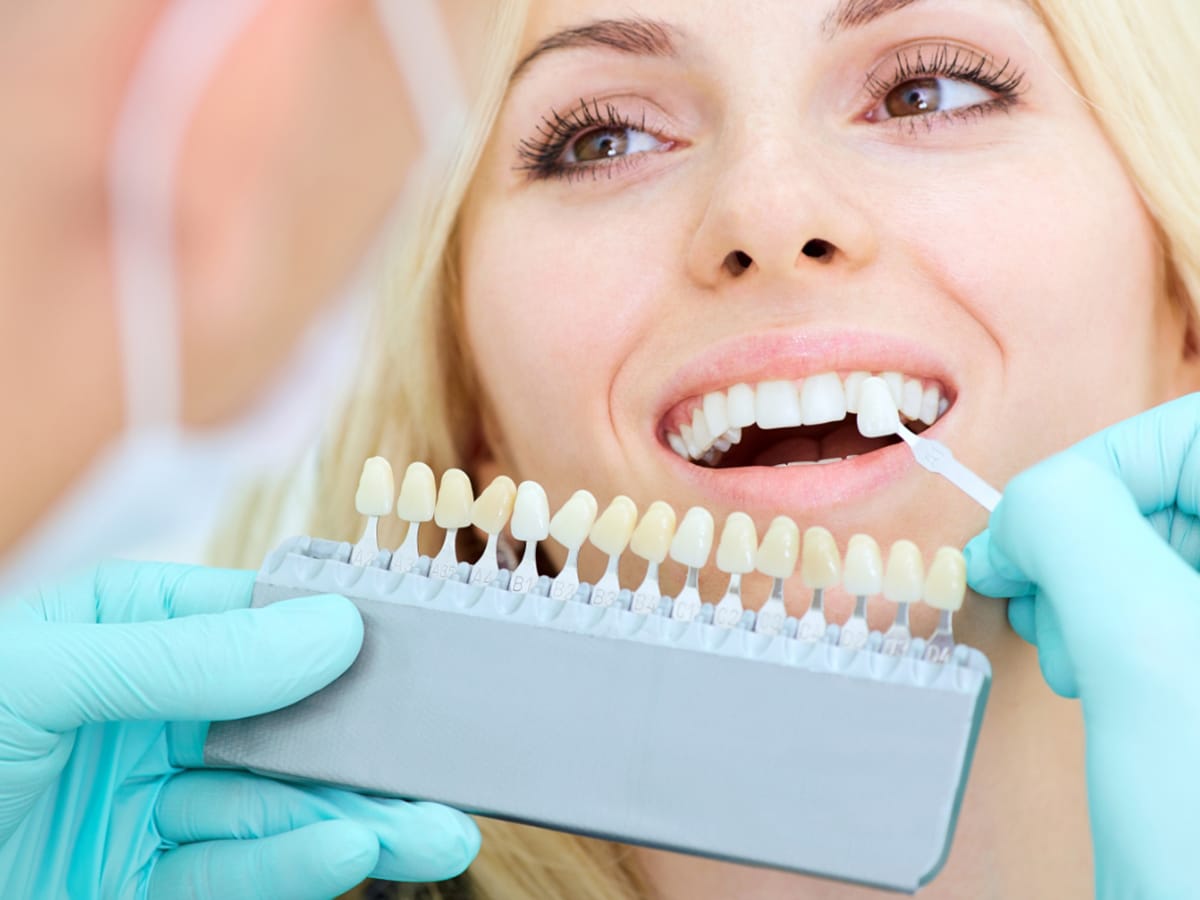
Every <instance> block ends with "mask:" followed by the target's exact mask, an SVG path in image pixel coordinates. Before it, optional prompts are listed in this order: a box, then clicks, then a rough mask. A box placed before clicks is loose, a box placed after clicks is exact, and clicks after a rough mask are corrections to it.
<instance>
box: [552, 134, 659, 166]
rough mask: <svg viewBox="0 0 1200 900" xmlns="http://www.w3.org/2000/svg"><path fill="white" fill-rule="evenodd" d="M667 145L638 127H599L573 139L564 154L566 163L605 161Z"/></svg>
mask: <svg viewBox="0 0 1200 900" xmlns="http://www.w3.org/2000/svg"><path fill="white" fill-rule="evenodd" d="M663 146H665V145H664V143H663V142H662V141H660V140H658V138H656V137H654V136H653V135H650V134H647V133H646V132H644V131H639V130H638V129H636V128H598V129H596V130H594V131H588V132H585V133H584V134H581V135H580V136H579V137H577V138H575V139H574V140H573V141H571V143H570V145H569V146H568V147H567V150H566V153H565V154H564V156H563V162H564V163H592V162H603V161H604V160H608V159H618V158H620V157H622V156H632V155H633V154H635V153H646V152H649V151H651V150H657V149H658V148H660V147H663Z"/></svg>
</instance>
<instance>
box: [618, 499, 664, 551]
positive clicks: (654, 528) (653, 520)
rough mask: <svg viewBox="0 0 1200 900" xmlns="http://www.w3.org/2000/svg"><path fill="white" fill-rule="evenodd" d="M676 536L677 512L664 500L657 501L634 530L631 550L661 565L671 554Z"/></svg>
mask: <svg viewBox="0 0 1200 900" xmlns="http://www.w3.org/2000/svg"><path fill="white" fill-rule="evenodd" d="M674 536H675V510H673V509H672V508H671V507H670V506H669V505H668V504H666V503H664V502H663V501H662V500H655V501H654V502H653V503H651V504H650V506H649V508H647V510H646V512H645V514H644V515H643V516H642V519H641V521H640V522H638V524H637V527H636V528H635V529H634V530H633V537H632V538H630V540H629V549H630V550H632V551H633V552H634V553H635V554H637V555H638V556H640V557H641V558H642V559H644V560H647V561H649V562H652V563H661V562H662V561H663V560H664V559H666V558H667V553H668V552H670V549H671V539H672V538H673V537H674Z"/></svg>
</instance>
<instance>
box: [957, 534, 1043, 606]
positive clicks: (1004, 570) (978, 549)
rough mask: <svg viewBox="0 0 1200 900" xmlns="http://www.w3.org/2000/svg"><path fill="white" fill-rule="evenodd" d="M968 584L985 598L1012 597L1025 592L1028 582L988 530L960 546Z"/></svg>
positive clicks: (1028, 587) (1028, 586)
mask: <svg viewBox="0 0 1200 900" xmlns="http://www.w3.org/2000/svg"><path fill="white" fill-rule="evenodd" d="M963 556H964V557H965V558H966V561H967V584H968V585H969V586H970V587H971V590H973V591H975V593H977V594H982V595H983V596H985V597H1015V596H1019V595H1021V594H1025V593H1028V592H1029V590H1030V585H1029V582H1028V581H1026V580H1025V578H1024V577H1023V576H1022V575H1021V572H1020V570H1018V569H1017V567H1016V566H1015V565H1013V564H1012V563H1011V562H1010V561H1009V560H1008V558H1007V557H1005V556H1004V554H1003V553H1001V552H1000V551H999V549H997V547H996V545H995V544H994V543H993V542H992V540H991V532H989V531H984V532H983V533H982V534H978V535H976V536H975V537H974V538H972V539H971V541H970V542H969V543H968V544H967V546H966V547H964V548H963Z"/></svg>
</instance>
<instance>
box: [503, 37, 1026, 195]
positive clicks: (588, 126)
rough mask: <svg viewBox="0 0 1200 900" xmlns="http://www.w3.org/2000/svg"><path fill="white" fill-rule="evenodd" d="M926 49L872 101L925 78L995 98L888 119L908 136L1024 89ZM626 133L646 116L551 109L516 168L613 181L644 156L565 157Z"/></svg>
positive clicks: (957, 50)
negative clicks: (587, 139) (592, 140)
mask: <svg viewBox="0 0 1200 900" xmlns="http://www.w3.org/2000/svg"><path fill="white" fill-rule="evenodd" d="M927 49H929V48H927V47H916V48H908V49H902V50H900V51H898V52H897V53H896V58H895V67H894V71H893V73H892V74H891V76H890V77H889V78H888V79H887V80H883V79H880V78H879V77H878V76H877V75H876V73H875V72H874V71H873V72H872V73H871V74H870V75H868V76H867V79H866V89H867V92H868V94H869V96H870V97H871V100H872V102H873V103H876V104H878V103H879V102H881V101H882V100H883V99H884V98H885V97H886V96H887V95H888V93H889V92H891V91H892V90H893V89H894V88H896V87H898V86H900V85H902V84H904V83H906V82H909V81H913V80H915V79H918V78H922V77H924V78H930V77H938V78H947V79H952V80H957V81H965V82H969V83H971V84H976V85H978V86H980V87H983V88H986V89H987V90H989V91H991V92H993V93H994V94H996V97H995V98H994V99H992V100H989V101H988V102H986V103H978V104H974V105H972V106H968V107H963V108H958V109H951V110H938V111H936V112H932V113H924V114H922V115H919V116H903V117H898V118H889V119H887V120H885V122H890V123H893V126H894V127H901V128H907V129H909V131H910V133H912V134H915V133H916V130H917V125H918V123H921V124H923V125H924V126H925V128H926V130H932V129H933V127H934V125H935V124H936V123H937V122H938V121H939V120H940V121H945V120H951V119H956V120H962V121H965V120H967V119H971V118H977V117H980V116H984V115H987V114H989V113H992V112H998V111H1000V110H1007V109H1011V108H1012V106H1013V105H1014V104H1016V103H1017V102H1018V96H1019V95H1020V93H1021V92H1022V89H1023V88H1024V85H1025V75H1024V73H1023V72H1021V71H1019V70H1016V69H1013V68H1012V67H1011V62H1012V61H1011V60H1006V61H1005V62H1004V63H1002V64H1000V65H997V64H996V63H995V62H994V61H992V60H991V59H990V58H989V57H986V56H981V55H980V54H978V53H973V52H971V51H968V50H966V49H965V48H962V47H956V46H954V45H952V44H942V45H938V46H937V47H936V49H935V52H934V54H933V56H932V57H931V58H929V59H927V58H926V57H925V55H924V54H923V53H922V51H923V50H927ZM914 52H915V59H910V58H909V57H907V56H905V54H906V53H914ZM876 71H878V70H876ZM881 124H883V123H881ZM625 129H633V130H637V131H645V129H646V117H645V114H644V113H643V115H642V117H641V119H640V121H639V120H635V119H633V118H631V117H629V116H626V115H625V114H624V113H622V112H621V111H620V110H619V109H617V108H616V107H615V106H614V105H613V104H611V103H606V104H604V106H603V107H601V105H600V101H599V100H596V99H593V100H591V101H587V100H583V99H581V100H580V101H579V105H578V106H576V107H575V108H574V109H573V110H572V111H571V112H569V113H567V114H566V115H562V114H561V113H559V112H558V111H557V110H551V112H550V115H548V116H544V117H543V118H542V121H541V123H540V124H539V125H538V128H537V132H538V133H537V136H536V137H532V138H525V139H524V140H522V141H521V142H520V143H519V144H518V145H517V154H518V156H519V157H520V159H521V162H520V164H519V165H518V166H517V170H518V171H522V172H525V173H526V174H527V176H528V177H529V178H530V180H532V181H543V180H549V179H554V178H559V179H563V180H565V181H568V182H569V181H572V180H574V179H577V178H582V177H583V176H584V175H587V174H590V175H591V176H592V177H593V178H595V177H596V176H597V175H599V174H601V173H603V174H604V175H606V176H609V177H612V176H613V175H615V174H617V173H618V172H619V171H621V169H622V168H623V167H625V166H628V165H631V164H635V163H636V158H637V156H641V155H644V154H634V155H630V156H621V157H617V158H616V159H613V160H607V161H596V162H589V163H574V164H569V163H564V162H563V161H562V157H563V155H564V154H565V153H566V152H567V148H568V147H569V146H570V145H571V142H572V141H575V140H578V139H579V138H580V137H582V136H583V135H585V134H587V133H588V132H590V131H622V130H625ZM666 143H668V144H669V143H670V142H669V141H668V142H666Z"/></svg>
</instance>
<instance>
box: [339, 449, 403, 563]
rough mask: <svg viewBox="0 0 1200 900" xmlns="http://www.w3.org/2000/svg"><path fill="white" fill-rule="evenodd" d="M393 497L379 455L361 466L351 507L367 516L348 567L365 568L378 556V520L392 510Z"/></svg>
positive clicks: (385, 465)
mask: <svg viewBox="0 0 1200 900" xmlns="http://www.w3.org/2000/svg"><path fill="white" fill-rule="evenodd" d="M395 497H396V481H395V478H394V477H393V476H392V467H391V465H390V464H389V463H388V461H387V460H386V459H384V458H383V457H382V456H372V457H371V458H370V459H368V460H367V461H366V462H365V463H363V468H362V475H360V476H359V478H358V491H357V492H356V493H355V495H354V508H355V509H356V510H358V513H359V515H363V516H366V517H367V526H366V528H365V529H364V530H363V534H362V537H361V538H359V539H358V543H357V544H355V545H354V549H353V550H351V551H350V564H351V565H355V566H365V565H367V564H368V563H369V562H371V560H373V559H374V558H375V557H376V556H378V555H379V517H380V516H386V515H387V514H388V513H390V512H391V511H392V500H393V499H395Z"/></svg>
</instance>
